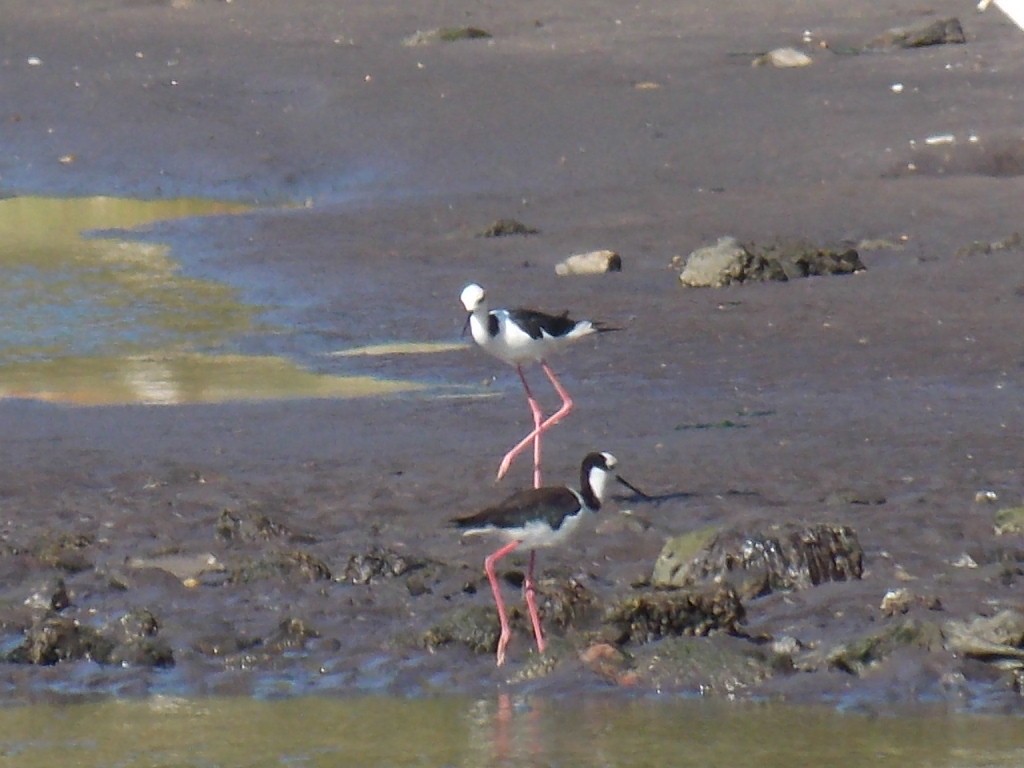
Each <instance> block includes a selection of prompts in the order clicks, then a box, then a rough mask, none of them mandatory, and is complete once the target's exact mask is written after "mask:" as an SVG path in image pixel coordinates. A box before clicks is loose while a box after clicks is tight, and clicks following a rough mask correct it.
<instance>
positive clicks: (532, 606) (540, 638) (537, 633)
mask: <svg viewBox="0 0 1024 768" xmlns="http://www.w3.org/2000/svg"><path fill="white" fill-rule="evenodd" d="M536 554H537V553H536V551H535V550H532V549H531V550H530V567H529V569H528V570H527V572H526V582H525V583H524V584H523V587H524V589H525V590H526V607H527V608H528V609H529V610H530V621H531V622H533V636H534V637H535V638H537V652H538V653H544V633H543V632H542V631H541V628H540V616H538V615H537V597H536V591H537V585H536V583H535V582H534V580H533V561H534V559H535V558H536Z"/></svg>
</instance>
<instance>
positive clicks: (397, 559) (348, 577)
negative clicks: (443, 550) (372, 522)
mask: <svg viewBox="0 0 1024 768" xmlns="http://www.w3.org/2000/svg"><path fill="white" fill-rule="evenodd" d="M430 564H432V563H431V561H429V560H425V559H423V558H419V557H413V556H411V555H407V554H404V553H402V552H397V551H395V550H393V549H387V548H383V547H374V548H373V549H371V550H370V551H369V552H366V553H364V554H361V555H352V556H351V557H350V558H349V559H348V563H346V565H345V571H344V573H343V574H342V576H341V578H340V579H339V580H340V581H346V582H348V583H349V584H370V583H372V582H374V581H377V580H380V579H393V578H397V577H400V576H404V575H405V574H407V573H411V572H412V571H417V570H420V569H422V568H425V567H426V566H427V565H430Z"/></svg>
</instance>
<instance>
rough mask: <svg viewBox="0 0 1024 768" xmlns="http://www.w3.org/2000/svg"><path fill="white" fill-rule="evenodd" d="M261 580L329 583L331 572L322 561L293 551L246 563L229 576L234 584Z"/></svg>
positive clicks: (276, 553) (270, 554)
mask: <svg viewBox="0 0 1024 768" xmlns="http://www.w3.org/2000/svg"><path fill="white" fill-rule="evenodd" d="M262 579H285V580H297V581H330V580H331V570H330V568H328V567H327V564H326V563H325V562H324V561H323V560H320V559H319V558H317V557H314V556H313V555H311V554H309V553H307V552H302V551H298V550H295V551H290V552H271V553H269V554H267V555H265V556H262V557H259V558H255V559H253V560H249V561H246V562H244V563H242V564H241V565H239V566H237V567H235V568H233V569H232V571H231V573H230V575H229V581H232V582H234V583H236V584H237V583H247V582H251V581H260V580H262Z"/></svg>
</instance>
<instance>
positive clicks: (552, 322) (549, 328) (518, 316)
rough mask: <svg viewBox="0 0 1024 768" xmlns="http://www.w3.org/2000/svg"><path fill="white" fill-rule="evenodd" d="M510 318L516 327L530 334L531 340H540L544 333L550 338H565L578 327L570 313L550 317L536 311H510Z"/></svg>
mask: <svg viewBox="0 0 1024 768" xmlns="http://www.w3.org/2000/svg"><path fill="white" fill-rule="evenodd" d="M508 316H509V317H510V318H511V319H512V322H514V323H515V324H516V325H518V326H519V327H520V328H522V329H523V330H524V331H526V332H527V333H528V334H530V338H531V339H539V338H540V337H541V336H542V333H547V335H548V336H565V334H567V333H569V331H571V330H572V329H573V328H575V327H576V321H575V320H573V319H572V318H570V317H569V312H568V311H566V312H563V313H562V314H560V315H549V314H547V313H546V312H538V311H537V310H535V309H510V310H509V311H508Z"/></svg>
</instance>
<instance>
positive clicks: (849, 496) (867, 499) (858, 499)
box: [822, 488, 886, 507]
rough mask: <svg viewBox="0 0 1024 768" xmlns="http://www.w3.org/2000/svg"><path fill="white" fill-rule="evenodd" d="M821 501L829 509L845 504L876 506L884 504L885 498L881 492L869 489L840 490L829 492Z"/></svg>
mask: <svg viewBox="0 0 1024 768" xmlns="http://www.w3.org/2000/svg"><path fill="white" fill-rule="evenodd" d="M822 501H823V502H824V503H825V505H826V506H829V507H842V506H846V505H847V504H862V505H865V506H874V505H877V504H885V502H886V498H885V494H884V493H882V492H881V491H878V490H873V489H869V488H864V489H854V488H840V489H837V490H835V491H832V492H830V493H829V494H828V495H826V496H825V497H824V498H823V499H822Z"/></svg>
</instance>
